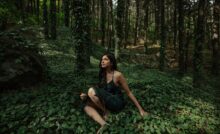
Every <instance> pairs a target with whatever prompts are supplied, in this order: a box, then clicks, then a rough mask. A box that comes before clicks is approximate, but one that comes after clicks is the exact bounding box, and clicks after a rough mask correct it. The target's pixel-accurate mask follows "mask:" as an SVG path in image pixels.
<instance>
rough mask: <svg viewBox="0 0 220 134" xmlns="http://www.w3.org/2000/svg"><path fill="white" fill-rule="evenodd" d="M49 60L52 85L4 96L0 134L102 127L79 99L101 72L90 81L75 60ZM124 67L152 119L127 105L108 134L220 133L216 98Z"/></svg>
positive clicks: (174, 80) (92, 72)
mask: <svg viewBox="0 0 220 134" xmlns="http://www.w3.org/2000/svg"><path fill="white" fill-rule="evenodd" d="M49 59H50V61H49V62H48V64H49V65H50V66H51V68H50V69H51V70H50V73H49V75H50V77H51V81H50V82H49V83H48V84H46V85H43V86H41V88H40V89H38V90H35V89H33V90H31V91H30V90H23V91H15V92H14V93H10V94H8V93H7V94H1V95H0V98H1V99H0V102H1V104H2V105H1V107H0V120H1V123H0V127H1V128H2V129H1V130H0V132H1V133H10V132H15V133H95V132H96V131H97V129H98V127H99V126H98V124H97V123H95V122H94V121H92V119H90V118H89V117H88V116H87V115H85V113H84V112H83V111H82V109H81V101H80V100H79V96H78V95H79V93H80V92H81V91H83V92H85V91H86V90H87V89H88V88H89V86H90V85H91V84H92V83H95V82H97V81H98V77H97V74H98V69H97V68H91V69H90V70H88V71H87V72H86V74H87V78H86V79H85V78H84V77H80V76H75V74H74V71H73V70H74V69H73V68H74V67H73V65H72V58H71V57H69V58H68V57H65V58H64V57H63V58H59V57H54V59H52V58H49ZM122 67H123V73H124V75H125V77H126V78H127V82H128V84H129V87H130V88H131V90H132V92H133V94H134V95H135V96H136V97H137V99H138V100H139V102H140V103H141V105H142V106H143V107H144V108H145V109H146V110H147V111H148V112H150V115H149V116H146V117H144V118H141V117H140V115H139V113H138V111H137V109H136V108H134V107H135V106H134V105H133V104H132V103H131V101H128V105H127V106H126V108H125V109H124V110H123V111H122V112H120V113H118V114H110V116H109V119H108V122H109V123H110V124H111V125H110V127H108V128H107V129H106V131H105V133H109V134H110V133H130V134H133V133H140V134H141V133H152V134H153V133H158V134H159V133H170V134H175V133H181V134H182V133H200V132H205V133H218V132H219V130H218V126H219V125H220V124H219V115H218V114H217V109H216V104H215V100H214V98H213V94H207V92H205V90H202V89H200V90H199V89H193V88H192V86H191V85H189V84H185V81H186V80H185V79H184V80H179V79H177V78H175V77H171V76H170V74H167V73H163V72H159V71H158V70H145V69H144V68H143V67H142V66H135V65H134V66H132V65H130V67H126V66H124V65H120V66H119V68H122ZM130 72H132V73H130ZM134 72H135V73H134ZM187 81H190V79H187ZM188 83H190V82H188ZM206 90H213V89H212V88H209V89H206ZM126 99H128V97H126Z"/></svg>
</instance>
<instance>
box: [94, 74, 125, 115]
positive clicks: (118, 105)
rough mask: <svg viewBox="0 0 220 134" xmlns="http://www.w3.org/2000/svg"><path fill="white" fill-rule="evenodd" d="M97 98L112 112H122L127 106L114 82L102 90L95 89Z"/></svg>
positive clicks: (107, 84)
mask: <svg viewBox="0 0 220 134" xmlns="http://www.w3.org/2000/svg"><path fill="white" fill-rule="evenodd" d="M113 76H114V74H113ZM95 92H96V96H98V97H99V99H100V100H102V101H103V103H104V105H105V107H106V108H107V109H108V110H109V111H111V112H115V113H117V112H120V111H121V110H122V109H123V108H124V107H125V105H126V101H125V100H124V97H123V94H122V92H121V89H120V87H118V86H116V85H115V83H114V81H113V77H112V81H111V82H109V83H106V84H105V86H104V87H102V88H95Z"/></svg>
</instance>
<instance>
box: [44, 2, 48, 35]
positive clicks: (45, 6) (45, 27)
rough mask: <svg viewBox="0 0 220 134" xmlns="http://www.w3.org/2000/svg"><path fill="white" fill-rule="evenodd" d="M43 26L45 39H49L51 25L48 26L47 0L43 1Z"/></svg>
mask: <svg viewBox="0 0 220 134" xmlns="http://www.w3.org/2000/svg"><path fill="white" fill-rule="evenodd" d="M43 25H44V37H45V39H48V38H49V24H48V11H47V0H43Z"/></svg>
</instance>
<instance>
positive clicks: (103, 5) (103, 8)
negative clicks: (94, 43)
mask: <svg viewBox="0 0 220 134" xmlns="http://www.w3.org/2000/svg"><path fill="white" fill-rule="evenodd" d="M100 2H101V3H100V5H101V31H102V42H101V45H102V46H105V23H106V2H105V0H100Z"/></svg>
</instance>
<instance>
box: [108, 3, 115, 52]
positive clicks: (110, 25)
mask: <svg viewBox="0 0 220 134" xmlns="http://www.w3.org/2000/svg"><path fill="white" fill-rule="evenodd" d="M112 6H113V3H112V0H108V9H109V11H108V51H110V49H111V48H112V36H113V34H112V33H113V19H114V18H113V7H112Z"/></svg>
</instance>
